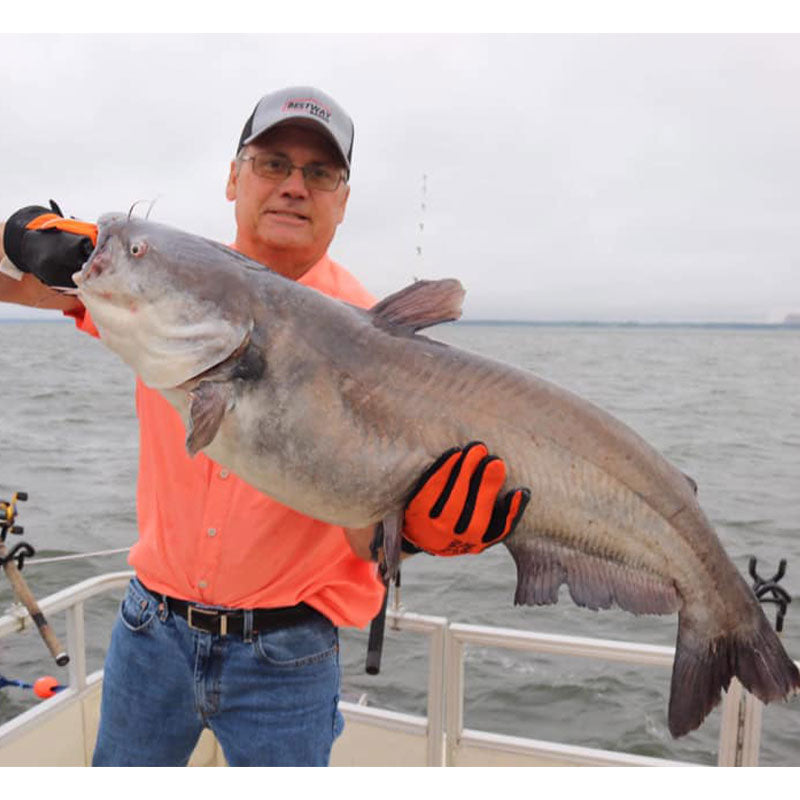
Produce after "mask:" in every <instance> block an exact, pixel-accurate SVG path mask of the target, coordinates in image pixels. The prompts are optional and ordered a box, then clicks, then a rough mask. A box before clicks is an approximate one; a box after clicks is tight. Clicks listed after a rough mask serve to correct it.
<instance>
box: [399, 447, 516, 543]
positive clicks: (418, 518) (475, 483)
mask: <svg viewBox="0 0 800 800" xmlns="http://www.w3.org/2000/svg"><path fill="white" fill-rule="evenodd" d="M505 479H506V465H505V463H504V462H503V461H501V460H500V459H499V458H497V456H490V455H489V451H488V450H487V449H486V445H484V444H483V443H482V442H470V444H468V445H467V446H466V447H465V448H464V449H463V450H462V449H460V448H453V449H452V450H448V451H447V452H446V453H444V454H443V455H442V456H440V458H439V459H437V461H436V462H435V463H434V464H433V465H432V466H431V467H430V469H428V470H427V472H425V474H424V475H423V476H422V478H421V479H420V481H419V483H418V484H417V486H416V488H415V489H414V491H413V492H412V493H411V495H410V497H409V500H408V502H407V504H406V512H405V520H404V527H403V535H404V537H405V539H406V540H407V541H408V542H409V543H410V546H409V545H408V544H406V542H405V541H404V543H403V544H404V548H403V549H404V550H405V551H406V552H418V551H419V550H425V551H426V552H428V553H432V554H433V555H437V556H460V555H463V554H465V553H480V552H481V551H482V550H485V549H486V548H487V547H489V546H491V545H493V544H496V543H497V542H499V541H501V540H502V539H505V537H506V536H508V535H509V534H510V533H511V532H512V531H513V530H514V528H515V527H516V524H517V523H518V522H519V519H520V517H521V516H522V512H523V511H524V510H525V506H526V505H527V504H528V501H529V500H530V496H531V493H530V491H529V490H528V489H511V490H510V491H508V492H506V494H505V495H504V496H502V497H500V489H501V488H502V486H503V482H504V481H505Z"/></svg>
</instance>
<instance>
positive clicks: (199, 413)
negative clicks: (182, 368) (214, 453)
mask: <svg viewBox="0 0 800 800" xmlns="http://www.w3.org/2000/svg"><path fill="white" fill-rule="evenodd" d="M232 400H233V396H232V391H231V388H230V386H229V384H225V383H215V382H212V381H202V382H201V383H199V384H198V385H197V386H196V387H195V388H194V389H192V391H191V392H189V421H188V423H187V425H186V449H187V450H188V451H189V455H191V456H194V455H196V454H197V453H198V451H200V450H202V449H203V448H204V447H206V446H208V445H209V444H211V442H212V441H213V440H214V437H215V436H216V435H217V431H218V430H219V426H220V425H221V424H222V419H223V417H224V416H225V412H226V411H228V409H229V408H230V407H231V405H232Z"/></svg>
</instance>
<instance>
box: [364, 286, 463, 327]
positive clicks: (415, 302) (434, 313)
mask: <svg viewBox="0 0 800 800" xmlns="http://www.w3.org/2000/svg"><path fill="white" fill-rule="evenodd" d="M465 294H466V292H465V291H464V287H463V286H462V285H461V283H460V282H459V281H457V280H455V279H454V278H446V279H445V280H440V281H415V282H414V283H412V284H411V285H410V286H406V288H405V289H401V290H400V291H399V292H395V293H394V294H390V295H389V296H388V297H385V298H384V299H383V300H381V301H380V303H377V304H376V305H374V306H373V307H372V308H371V309H370V311H371V312H372V313H373V314H374V315H375V317H376V319H377V320H380V321H382V322H388V323H391V324H392V325H402V326H405V327H407V328H410V329H411V330H412V331H418V330H420V328H428V327H430V326H431V325H438V324H439V323H440V322H451V321H453V320H456V319H458V318H459V317H460V316H461V303H462V302H463V300H464V295H465Z"/></svg>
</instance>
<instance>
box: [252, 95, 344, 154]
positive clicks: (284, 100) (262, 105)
mask: <svg viewBox="0 0 800 800" xmlns="http://www.w3.org/2000/svg"><path fill="white" fill-rule="evenodd" d="M287 122H291V123H293V124H298V125H302V126H306V127H310V128H313V129H314V130H318V131H320V132H322V133H323V134H324V135H326V136H327V137H328V139H330V141H331V142H333V144H334V145H335V146H336V149H337V150H338V151H339V153H340V154H341V156H342V159H344V163H345V164H346V166H347V169H350V159H351V158H352V155H353V132H354V128H353V120H352V119H350V117H349V116H348V114H347V112H346V111H345V110H344V109H343V108H342V107H341V106H340V105H339V104H338V103H337V102H336V101H335V100H334V99H333V98H332V97H331V96H330V95H328V94H325V92H323V91H321V90H319V89H315V88H314V87H313V86H290V87H288V88H286V89H279V90H278V91H277V92H270V94H265V95H264V96H263V97H262V98H261V99H260V100H259V101H258V103H256V107H255V108H254V109H253V113H252V114H251V115H250V116H249V117H248V118H247V122H245V124H244V129H243V130H242V135H241V136H240V137H239V146H238V147H237V148H236V152H237V153H238V152H239V150H241V149H242V147H244V146H245V145H246V144H250V142H252V141H254V140H255V139H257V138H258V137H259V136H261V134H262V133H265V132H266V131H268V130H270V128H274V127H275V126H276V125H281V124H283V123H287Z"/></svg>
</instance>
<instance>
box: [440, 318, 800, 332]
mask: <svg viewBox="0 0 800 800" xmlns="http://www.w3.org/2000/svg"><path fill="white" fill-rule="evenodd" d="M454 324H455V325H500V326H528V327H540V328H557V327H564V328H567V327H568V328H729V329H732V328H733V329H739V328H759V329H760V328H763V329H766V330H800V325H797V324H791V323H786V322H666V321H653V322H636V321H609V322H604V321H601V320H505V319H502V320H501V319H461V320H458V321H457V322H455V323H454Z"/></svg>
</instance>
